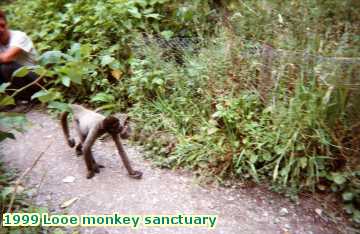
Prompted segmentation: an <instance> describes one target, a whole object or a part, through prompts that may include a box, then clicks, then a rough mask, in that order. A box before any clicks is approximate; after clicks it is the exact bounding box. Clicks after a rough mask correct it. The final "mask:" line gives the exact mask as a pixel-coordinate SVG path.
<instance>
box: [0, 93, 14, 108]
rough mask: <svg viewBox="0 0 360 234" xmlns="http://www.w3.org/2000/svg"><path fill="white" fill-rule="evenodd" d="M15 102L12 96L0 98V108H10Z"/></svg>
mask: <svg viewBox="0 0 360 234" xmlns="http://www.w3.org/2000/svg"><path fill="white" fill-rule="evenodd" d="M14 104H15V100H14V98H13V97H10V96H7V95H6V96H4V97H1V98H0V106H8V105H14Z"/></svg>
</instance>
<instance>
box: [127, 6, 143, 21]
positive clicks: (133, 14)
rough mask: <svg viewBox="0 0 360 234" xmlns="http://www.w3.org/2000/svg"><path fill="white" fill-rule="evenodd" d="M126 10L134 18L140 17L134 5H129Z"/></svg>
mask: <svg viewBox="0 0 360 234" xmlns="http://www.w3.org/2000/svg"><path fill="white" fill-rule="evenodd" d="M128 12H129V13H130V14H131V15H132V16H134V17H135V18H138V19H140V18H141V14H140V12H139V10H138V9H137V8H136V7H131V8H129V9H128Z"/></svg>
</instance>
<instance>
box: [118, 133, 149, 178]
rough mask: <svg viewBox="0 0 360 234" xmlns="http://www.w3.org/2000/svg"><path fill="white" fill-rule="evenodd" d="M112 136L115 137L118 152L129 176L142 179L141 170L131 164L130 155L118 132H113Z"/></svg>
mask: <svg viewBox="0 0 360 234" xmlns="http://www.w3.org/2000/svg"><path fill="white" fill-rule="evenodd" d="M111 137H112V138H113V140H114V141H115V144H116V148H117V149H118V152H119V154H120V157H121V159H122V161H123V163H124V166H125V168H126V170H127V171H128V173H129V176H130V177H131V178H133V179H141V177H142V174H143V173H142V172H141V171H135V170H133V169H132V167H131V165H130V161H129V158H128V156H127V155H126V152H125V150H124V148H123V146H122V144H121V142H120V139H119V136H118V135H117V134H111Z"/></svg>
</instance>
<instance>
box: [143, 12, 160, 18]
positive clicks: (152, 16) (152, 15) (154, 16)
mask: <svg viewBox="0 0 360 234" xmlns="http://www.w3.org/2000/svg"><path fill="white" fill-rule="evenodd" d="M145 17H146V18H154V19H160V15H159V14H156V13H152V14H146V15H145Z"/></svg>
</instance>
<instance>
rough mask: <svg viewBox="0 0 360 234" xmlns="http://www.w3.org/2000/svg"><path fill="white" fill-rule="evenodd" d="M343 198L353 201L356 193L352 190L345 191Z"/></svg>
mask: <svg viewBox="0 0 360 234" xmlns="http://www.w3.org/2000/svg"><path fill="white" fill-rule="evenodd" d="M342 198H343V200H344V201H352V200H353V198H354V194H353V193H352V192H344V193H343V194H342Z"/></svg>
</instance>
